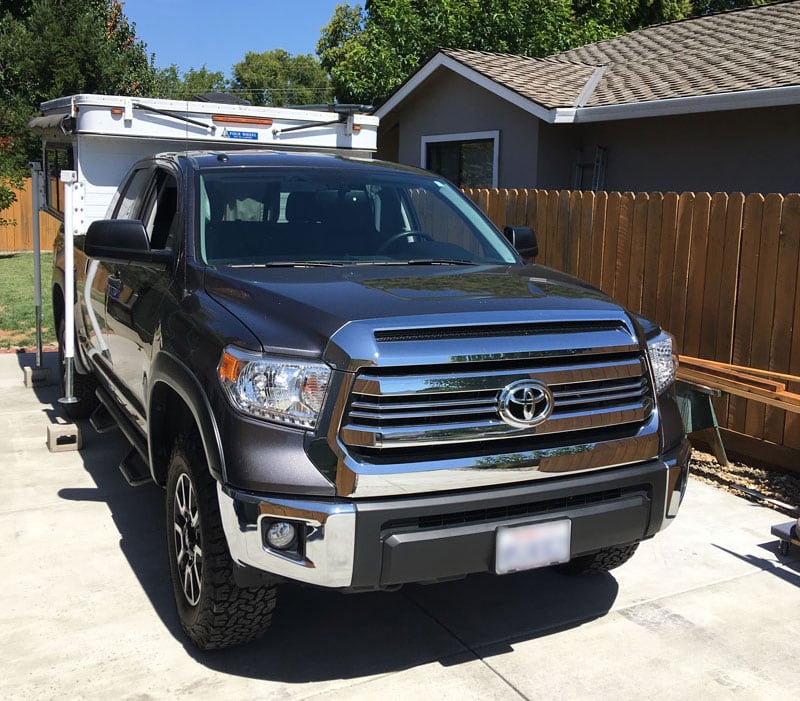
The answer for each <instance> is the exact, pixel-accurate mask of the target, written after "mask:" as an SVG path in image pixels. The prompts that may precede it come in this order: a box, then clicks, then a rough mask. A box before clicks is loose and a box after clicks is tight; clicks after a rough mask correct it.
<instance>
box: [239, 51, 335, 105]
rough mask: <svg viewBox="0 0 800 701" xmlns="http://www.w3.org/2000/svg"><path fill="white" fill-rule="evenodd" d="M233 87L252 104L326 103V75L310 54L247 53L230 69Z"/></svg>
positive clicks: (328, 90) (328, 84) (282, 52)
mask: <svg viewBox="0 0 800 701" xmlns="http://www.w3.org/2000/svg"><path fill="white" fill-rule="evenodd" d="M231 85H232V87H233V88H234V89H235V90H236V91H237V92H238V93H239V96H240V97H242V98H244V99H245V100H248V101H249V102H251V103H252V104H254V105H270V106H273V107H284V106H286V105H307V104H318V103H325V102H328V101H329V100H330V98H331V88H330V82H329V80H328V76H327V74H326V73H325V70H324V69H323V68H322V66H321V65H320V63H319V61H317V59H316V58H314V57H313V56H312V55H311V54H298V55H297V56H292V55H291V54H289V53H288V52H287V51H284V50H283V49H274V50H272V51H265V52H264V53H257V52H254V51H248V52H247V53H246V54H245V57H244V60H243V61H240V62H239V63H237V64H236V65H234V67H233V81H232V83H231Z"/></svg>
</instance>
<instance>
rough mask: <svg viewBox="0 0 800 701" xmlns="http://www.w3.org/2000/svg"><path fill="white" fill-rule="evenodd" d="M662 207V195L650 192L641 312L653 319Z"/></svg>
mask: <svg viewBox="0 0 800 701" xmlns="http://www.w3.org/2000/svg"><path fill="white" fill-rule="evenodd" d="M663 208H664V196H663V195H662V194H661V193H659V192H654V193H653V194H651V195H650V196H649V198H648V201H647V229H646V232H645V236H644V238H645V245H644V253H643V254H642V257H643V258H644V268H643V272H642V276H643V277H642V297H641V299H642V302H641V310H642V314H643V315H644V316H646V317H648V318H650V319H654V318H655V316H656V310H657V301H658V270H659V267H660V265H659V264H660V260H659V257H658V253H659V250H660V242H659V235H660V233H661V219H662V215H663Z"/></svg>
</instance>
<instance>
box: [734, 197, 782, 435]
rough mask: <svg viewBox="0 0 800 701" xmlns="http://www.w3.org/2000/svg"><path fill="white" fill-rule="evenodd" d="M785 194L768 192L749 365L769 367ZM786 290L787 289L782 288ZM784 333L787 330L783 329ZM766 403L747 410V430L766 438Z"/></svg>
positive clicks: (762, 227)
mask: <svg viewBox="0 0 800 701" xmlns="http://www.w3.org/2000/svg"><path fill="white" fill-rule="evenodd" d="M782 208H783V196H782V195H777V194H773V195H767V196H766V198H765V199H764V211H763V215H762V219H761V241H760V249H759V253H758V271H757V274H756V298H755V309H754V316H753V334H752V339H751V342H750V360H749V362H748V363H747V364H748V365H753V366H755V367H768V366H769V354H770V338H771V337H772V334H773V329H774V327H773V323H772V320H773V316H774V314H775V291H776V284H775V283H776V279H775V275H776V273H777V270H778V247H779V239H780V232H781V209H782ZM781 292H783V291H781ZM781 333H782V334H785V333H786V330H783V331H781ZM765 417H766V411H765V407H764V406H763V405H761V404H756V403H750V404H749V405H748V406H747V409H746V411H745V431H744V432H745V433H746V434H748V435H750V436H754V437H755V438H764V437H765V436H764V421H765Z"/></svg>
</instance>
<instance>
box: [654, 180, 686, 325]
mask: <svg viewBox="0 0 800 701" xmlns="http://www.w3.org/2000/svg"><path fill="white" fill-rule="evenodd" d="M679 202H680V198H679V197H678V195H677V193H674V192H668V193H667V194H666V195H664V201H663V204H662V208H661V235H660V237H659V255H658V260H659V266H658V290H657V295H656V314H655V318H654V321H657V322H658V323H659V324H661V326H662V327H663V328H665V329H667V330H668V331H669V330H671V327H670V316H671V315H670V304H671V303H672V286H673V280H672V277H673V274H674V272H675V239H676V237H677V233H678V203H679Z"/></svg>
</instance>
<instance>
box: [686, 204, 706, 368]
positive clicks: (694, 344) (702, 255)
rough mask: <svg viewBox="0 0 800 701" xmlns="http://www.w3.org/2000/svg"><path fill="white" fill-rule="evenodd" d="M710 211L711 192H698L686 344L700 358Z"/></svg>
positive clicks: (694, 213) (690, 353)
mask: <svg viewBox="0 0 800 701" xmlns="http://www.w3.org/2000/svg"><path fill="white" fill-rule="evenodd" d="M710 211H711V195H709V194H708V193H707V192H698V193H697V194H696V195H695V197H694V206H693V209H692V238H691V241H690V243H689V273H688V278H687V284H686V314H685V320H686V321H685V325H684V330H683V345H682V349H683V352H684V353H687V354H689V355H698V353H699V351H700V326H701V324H702V321H703V319H702V311H703V297H704V296H705V286H706V262H707V260H708V258H707V255H708V221H709V214H710Z"/></svg>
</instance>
